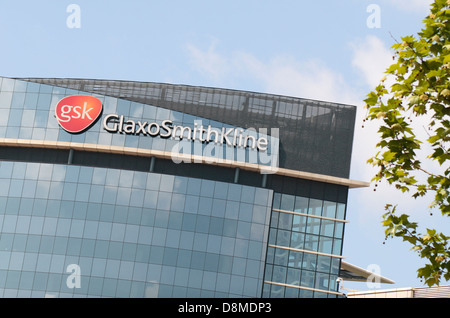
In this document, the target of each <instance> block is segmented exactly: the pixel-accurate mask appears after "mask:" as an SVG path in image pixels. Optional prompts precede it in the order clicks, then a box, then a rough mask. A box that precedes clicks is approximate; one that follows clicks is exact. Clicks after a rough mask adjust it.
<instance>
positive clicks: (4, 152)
mask: <svg viewBox="0 0 450 318" xmlns="http://www.w3.org/2000/svg"><path fill="white" fill-rule="evenodd" d="M0 160H5V161H20V162H39V163H54V164H71V165H79V166H89V167H101V168H113V169H123V170H133V171H143V172H155V173H163V174H168V175H174V176H183V177H190V178H199V179H206V180H214V181H222V182H229V183H238V184H242V185H247V186H253V187H261V186H262V183H263V176H262V175H261V174H259V173H255V172H250V171H244V170H240V171H239V177H238V179H237V180H235V176H236V174H235V173H236V170H235V169H232V168H225V167H217V166H208V165H200V164H192V163H189V164H186V163H179V164H177V163H174V162H173V161H172V160H164V159H157V160H156V161H155V164H154V167H153V170H151V168H150V167H151V159H150V158H147V157H137V156H129V155H120V154H107V153H98V152H88V151H74V152H73V154H72V155H71V154H70V153H69V151H68V150H62V149H59V150H58V149H42V148H27V147H0ZM69 161H71V162H70V163H69ZM186 165H189V166H186ZM265 183H266V184H265V188H268V189H272V190H274V191H275V192H279V193H284V194H289V195H297V196H304V197H310V198H313V199H319V200H330V201H335V202H339V203H346V202H347V194H348V187H346V186H341V185H335V184H331V183H322V182H316V181H310V180H302V179H294V178H291V177H287V176H280V175H267V180H266V182H265Z"/></svg>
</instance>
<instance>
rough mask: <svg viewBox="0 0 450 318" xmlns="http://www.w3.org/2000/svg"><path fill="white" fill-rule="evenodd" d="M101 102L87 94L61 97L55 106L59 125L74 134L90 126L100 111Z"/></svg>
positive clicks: (101, 107) (101, 108)
mask: <svg viewBox="0 0 450 318" xmlns="http://www.w3.org/2000/svg"><path fill="white" fill-rule="evenodd" d="M102 110H103V106H102V102H101V101H100V100H99V99H98V98H96V97H94V96H87V95H73V96H68V97H65V98H63V99H61V100H60V101H59V102H58V104H57V105H56V108H55V115H56V119H57V120H58V123H59V125H60V126H61V127H62V128H63V129H64V130H65V131H67V132H69V133H72V134H76V133H80V132H83V131H85V130H86V129H88V128H89V127H90V126H92V125H93V124H94V123H95V122H96V121H97V119H98V118H99V116H100V114H101V113H102Z"/></svg>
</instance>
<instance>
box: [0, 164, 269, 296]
mask: <svg viewBox="0 0 450 318" xmlns="http://www.w3.org/2000/svg"><path fill="white" fill-rule="evenodd" d="M0 174H1V176H0V184H1V185H0V189H1V190H0V191H1V193H0V211H4V212H3V213H2V215H0V228H1V238H0V286H1V288H0V296H2V297H30V296H33V297H43V296H55V297H68V296H81V295H83V296H93V297H99V296H106V297H150V296H152V297H258V296H259V295H260V294H261V290H260V288H261V283H262V278H263V269H264V255H265V252H266V241H265V240H266V238H267V231H268V225H267V224H268V219H269V216H270V205H271V201H272V191H271V190H268V189H261V188H259V189H258V188H253V187H248V186H242V185H239V184H227V183H223V182H214V181H209V180H201V179H194V178H186V177H176V176H168V175H161V174H154V173H144V172H133V171H125V170H115V169H104V168H92V167H80V166H68V165H50V164H39V163H25V162H15V163H14V162H8V161H3V162H1V163H0ZM71 264H75V265H78V266H79V268H80V277H79V279H80V288H72V289H71V288H69V287H68V284H67V279H69V278H70V274H69V273H67V269H68V268H69V266H70V265H71ZM69 286H70V284H69Z"/></svg>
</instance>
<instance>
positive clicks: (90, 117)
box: [55, 95, 278, 167]
mask: <svg viewBox="0 0 450 318" xmlns="http://www.w3.org/2000/svg"><path fill="white" fill-rule="evenodd" d="M102 109H103V106H102V102H101V101H100V100H99V99H98V98H96V97H94V96H88V95H73V96H68V97H65V98H63V99H61V100H60V101H59V102H58V104H57V105H56V109H55V116H56V118H57V120H58V123H59V125H60V126H61V127H62V128H63V129H64V130H65V131H67V132H69V133H72V134H76V133H81V132H83V131H85V130H87V129H88V128H89V127H91V126H92V125H93V124H94V123H95V122H96V121H97V120H98V119H99V117H100V115H101V113H102ZM102 128H103V130H105V131H107V132H108V133H112V134H115V133H119V134H127V135H134V136H148V137H159V138H170V139H172V140H178V142H177V143H175V144H174V146H173V148H172V151H171V152H172V153H174V154H183V155H191V154H194V155H197V156H200V157H205V158H217V159H227V160H233V161H242V162H248V163H259V164H263V165H270V166H272V167H277V163H278V137H277V136H278V129H277V128H272V133H271V134H270V137H269V136H268V134H267V129H263V128H261V129H260V133H257V132H256V130H254V129H245V130H244V129H241V128H225V127H220V128H219V127H212V126H211V125H207V126H206V125H203V124H202V122H201V120H198V121H195V123H194V125H193V127H190V126H182V125H177V124H175V123H174V122H173V121H172V120H169V119H166V120H161V121H158V122H149V121H144V120H133V119H130V118H126V117H125V116H123V115H118V114H107V115H105V116H104V118H103V120H102ZM269 138H270V154H269ZM191 145H193V148H194V149H191ZM224 146H225V147H224ZM247 151H248V152H247ZM184 157H186V156H184ZM173 160H174V161H176V160H179V159H178V158H177V156H176V155H175V156H174V157H173Z"/></svg>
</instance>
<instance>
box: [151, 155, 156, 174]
mask: <svg viewBox="0 0 450 318" xmlns="http://www.w3.org/2000/svg"><path fill="white" fill-rule="evenodd" d="M155 160H156V158H155V157H151V158H150V172H153V171H154V170H155Z"/></svg>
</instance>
